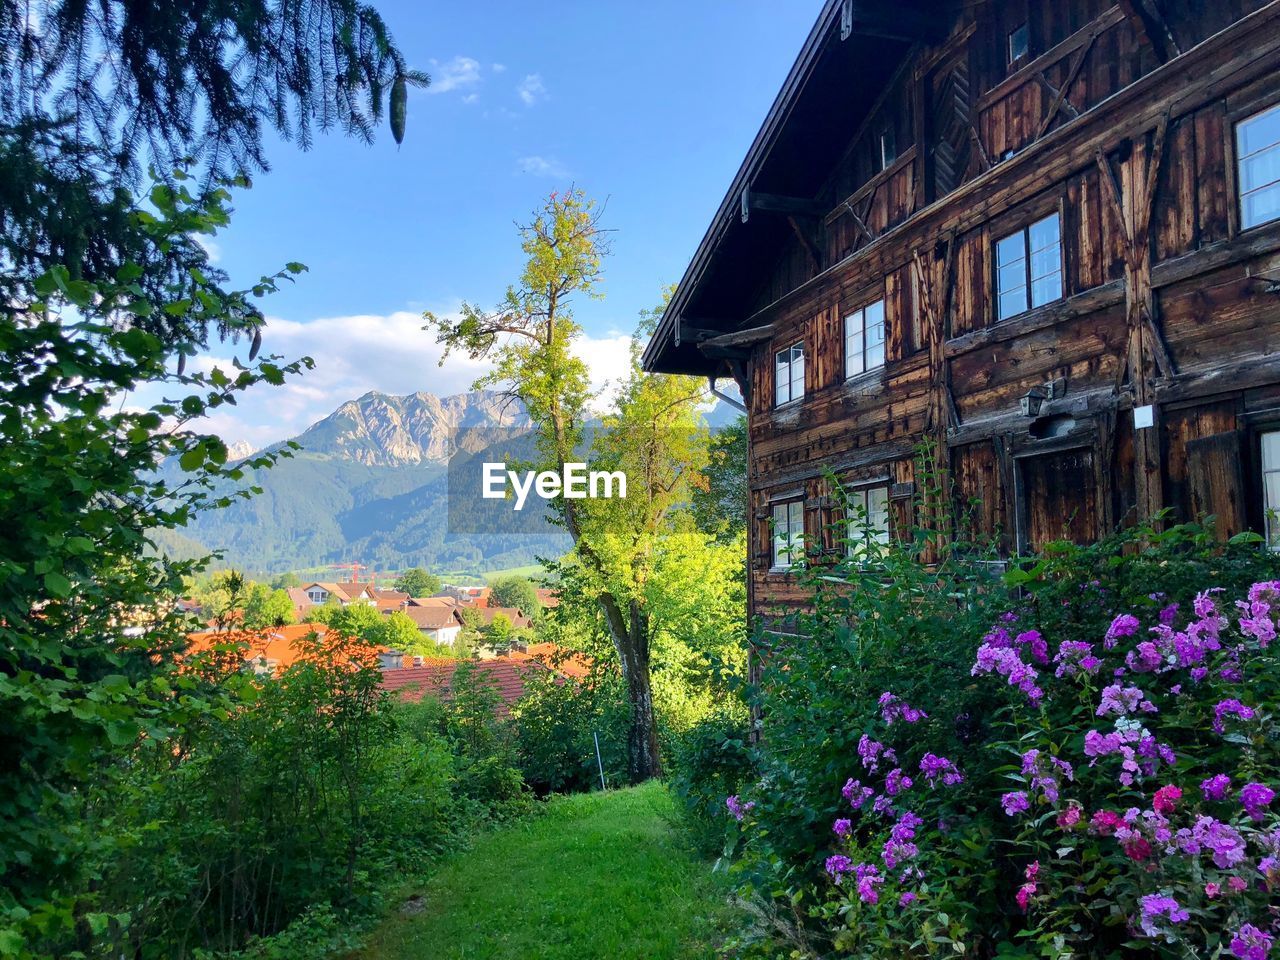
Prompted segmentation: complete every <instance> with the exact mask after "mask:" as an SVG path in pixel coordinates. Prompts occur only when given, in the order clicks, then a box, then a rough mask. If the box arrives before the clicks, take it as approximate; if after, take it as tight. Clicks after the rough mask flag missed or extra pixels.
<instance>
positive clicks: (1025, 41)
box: [1009, 23, 1031, 63]
mask: <svg viewBox="0 0 1280 960" xmlns="http://www.w3.org/2000/svg"><path fill="white" fill-rule="evenodd" d="M1030 43H1031V31H1030V29H1028V27H1027V25H1026V24H1025V23H1023V24H1020V25H1019V26H1017V27H1015V28H1014V29H1013V30H1012V31H1011V32H1010V33H1009V62H1010V63H1014V62H1015V61H1018V60H1021V59H1022V58H1023V57H1025V56H1026V55H1027V47H1028V45H1029V44H1030Z"/></svg>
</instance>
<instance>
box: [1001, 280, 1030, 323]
mask: <svg viewBox="0 0 1280 960" xmlns="http://www.w3.org/2000/svg"><path fill="white" fill-rule="evenodd" d="M1026 309H1027V288H1026V287H1018V288H1017V289H1016V290H1010V291H1008V292H1007V293H1002V294H1000V319H1001V320H1004V319H1005V318H1007V317H1013V316H1017V315H1018V314H1019V313H1022V312H1024V311H1025V310H1026Z"/></svg>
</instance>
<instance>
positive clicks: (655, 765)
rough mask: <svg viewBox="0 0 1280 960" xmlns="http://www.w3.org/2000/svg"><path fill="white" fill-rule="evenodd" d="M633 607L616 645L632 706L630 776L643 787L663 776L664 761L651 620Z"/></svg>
mask: <svg viewBox="0 0 1280 960" xmlns="http://www.w3.org/2000/svg"><path fill="white" fill-rule="evenodd" d="M630 607H631V610H630V612H631V619H630V622H629V623H628V624H627V629H626V630H625V631H624V632H623V636H622V642H620V643H616V645H617V647H618V657H619V660H621V662H622V676H623V679H625V680H626V682H627V699H628V701H629V702H630V704H631V726H630V729H629V730H628V731H627V774H628V776H629V777H630V779H631V782H632V783H643V782H644V781H645V780H649V779H652V778H653V777H660V776H662V760H661V758H660V757H659V755H658V724H657V720H656V719H655V717H654V714H653V687H652V685H651V683H650V676H649V618H648V617H647V616H646V615H645V614H644V613H643V612H642V611H641V610H640V606H639V604H637V603H636V602H635V601H632V602H631V604H630ZM615 642H616V640H615Z"/></svg>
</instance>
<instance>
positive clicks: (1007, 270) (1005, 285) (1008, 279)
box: [996, 259, 1027, 292]
mask: <svg viewBox="0 0 1280 960" xmlns="http://www.w3.org/2000/svg"><path fill="white" fill-rule="evenodd" d="M1026 282H1027V261H1025V260H1021V259H1019V260H1014V261H1013V262H1012V263H1009V264H1005V265H1003V266H1001V267H1000V272H999V274H997V276H996V283H997V285H998V288H999V289H1000V291H1001V292H1006V291H1009V290H1015V289H1017V288H1018V287H1020V286H1022V285H1023V284H1025V283H1026Z"/></svg>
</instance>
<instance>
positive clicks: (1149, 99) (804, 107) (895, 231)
mask: <svg viewBox="0 0 1280 960" xmlns="http://www.w3.org/2000/svg"><path fill="white" fill-rule="evenodd" d="M1278 346H1280V2H1258V0H1217V2H1213V3H1199V2H1192V0H1120V2H1118V3H1114V4H1113V3H1112V2H1111V0H1076V2H1065V0H1007V2H1000V0H987V2H983V0H966V2H953V3H931V2H928V0H894V2H892V3H890V2H887V0H886V2H861V0H830V2H827V3H826V5H825V6H824V7H823V10H822V13H821V16H820V17H819V19H818V22H817V24H816V25H815V26H814V28H813V31H812V32H811V33H810V35H809V37H808V40H807V41H806V42H805V45H804V48H803V50H802V51H801V53H800V56H799V58H798V59H797V61H796V63H795V66H794V67H793V68H792V70H791V72H790V74H789V75H788V77H787V80H786V83H785V84H784V86H783V88H782V91H781V92H780V93H779V94H778V98H777V100H776V101H775V103H774V105H773V107H772V109H771V110H770V112H769V115H768V117H767V118H766V120H765V123H764V126H763V127H762V129H761V131H760V133H759V134H758V135H757V137H756V139H755V142H754V143H753V144H752V146H751V149H750V152H749V153H748V154H747V157H746V159H745V160H744V161H743V163H742V167H741V169H740V170H739V171H738V174H737V176H736V177H735V178H734V181H733V183H732V185H731V187H730V189H729V192H728V195H727V196H726V197H725V199H724V202H723V203H722V204H721V206H720V208H719V211H718V213H717V215H716V217H715V219H714V220H713V222H712V223H711V226H710V227H709V228H708V230H707V233H706V236H705V237H704V238H703V240H702V243H701V245H700V246H699V247H698V250H697V252H696V254H695V256H694V259H693V261H692V263H691V264H690V266H689V268H688V270H687V272H686V273H685V276H684V278H683V280H682V281H681V283H680V285H679V288H678V289H677V291H676V293H675V295H674V298H673V299H672V301H671V304H670V307H669V309H668V310H667V312H666V315H665V316H664V317H663V319H662V322H661V324H660V325H659V327H658V330H657V332H656V334H655V336H654V337H653V339H652V341H651V342H650V344H649V346H648V348H647V350H646V352H645V354H644V363H645V366H646V368H647V369H649V370H654V371H666V372H672V373H687V374H699V375H705V376H708V377H711V378H721V377H723V378H728V377H732V378H733V379H735V380H736V381H737V382H738V384H739V386H740V388H741V390H742V393H743V396H744V398H745V400H746V403H747V406H748V408H749V421H750V453H749V459H750V464H749V484H750V496H751V544H750V551H751V566H752V577H751V588H750V589H751V596H752V601H751V602H752V611H753V612H754V613H761V614H768V613H771V612H782V611H783V610H785V608H786V607H787V606H788V605H789V604H790V603H792V602H796V601H797V600H799V599H800V598H798V597H797V595H796V592H795V591H796V588H795V584H794V578H793V577H791V576H789V575H788V573H787V567H788V565H789V556H788V549H787V548H788V536H789V535H790V536H794V535H796V534H798V533H799V532H800V531H802V530H803V531H804V532H805V533H806V534H807V535H808V537H809V538H811V539H813V540H819V539H820V537H821V536H822V531H823V530H824V528H826V527H828V526H829V524H830V522H831V518H830V516H829V511H830V509H831V507H830V503H831V499H830V497H829V491H827V490H825V481H824V479H823V475H824V473H825V471H827V470H831V471H833V472H834V473H835V474H836V475H837V476H839V477H840V478H841V479H842V482H843V485H844V486H845V487H846V489H850V490H852V491H853V496H854V499H855V501H856V502H857V503H858V504H859V505H861V506H863V507H865V508H866V510H867V511H868V513H869V515H870V517H871V520H872V522H873V524H874V525H876V526H877V527H878V528H879V529H880V530H881V531H882V532H883V535H884V536H888V535H889V532H888V528H891V527H892V526H894V525H895V524H898V525H903V524H905V523H906V522H907V519H908V513H907V512H908V511H909V510H910V509H911V506H910V505H911V502H912V499H913V495H914V493H915V489H916V482H917V478H916V477H915V476H914V467H913V454H914V451H915V450H916V449H917V447H918V445H919V444H920V443H921V441H922V440H929V441H931V442H933V443H934V444H936V448H937V450H938V451H939V453H938V456H939V458H940V460H941V465H942V466H943V467H945V468H947V470H948V475H949V476H950V483H951V495H952V496H954V497H958V498H961V499H962V500H963V501H969V500H976V501H978V502H980V504H981V508H980V511H979V517H978V522H979V524H980V525H981V527H982V528H983V529H984V530H986V531H987V532H990V533H993V534H998V535H999V536H1000V538H1001V543H1002V546H1003V548H1004V549H1005V550H1006V551H1009V552H1012V551H1015V550H1018V549H1025V548H1029V547H1034V546H1036V545H1038V544H1040V543H1042V542H1044V541H1046V540H1049V539H1054V538H1059V537H1062V536H1064V535H1065V536H1067V537H1070V538H1072V539H1075V540H1079V541H1087V540H1090V539H1092V538H1096V537H1098V536H1099V535H1100V534H1101V533H1103V532H1104V531H1107V530H1108V529H1111V528H1114V527H1115V526H1116V525H1117V524H1121V523H1123V522H1125V521H1126V519H1132V518H1134V517H1137V516H1141V515H1151V514H1153V513H1155V512H1156V511H1157V510H1160V509H1161V508H1165V507H1169V508H1172V509H1173V510H1174V512H1175V514H1176V515H1177V516H1178V517H1180V518H1190V517H1193V516H1197V515H1202V514H1213V515H1215V516H1216V517H1217V523H1218V529H1219V531H1220V533H1221V534H1222V535H1227V534H1231V533H1235V532H1236V531H1239V530H1241V529H1243V528H1246V527H1252V528H1254V529H1258V530H1267V527H1268V524H1267V519H1266V517H1267V511H1268V510H1271V509H1275V508H1280V356H1277V355H1275V351H1276V349H1277V347H1278ZM1268 532H1270V531H1268Z"/></svg>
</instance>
